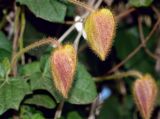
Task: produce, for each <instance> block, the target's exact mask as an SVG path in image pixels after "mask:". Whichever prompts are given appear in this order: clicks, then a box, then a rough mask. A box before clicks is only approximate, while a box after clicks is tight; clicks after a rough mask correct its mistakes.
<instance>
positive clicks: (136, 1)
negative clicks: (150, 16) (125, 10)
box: [129, 0, 153, 7]
mask: <svg viewBox="0 0 160 119" xmlns="http://www.w3.org/2000/svg"><path fill="white" fill-rule="evenodd" d="M152 2H153V0H129V4H131V5H133V6H135V7H147V6H149V5H151V3H152Z"/></svg>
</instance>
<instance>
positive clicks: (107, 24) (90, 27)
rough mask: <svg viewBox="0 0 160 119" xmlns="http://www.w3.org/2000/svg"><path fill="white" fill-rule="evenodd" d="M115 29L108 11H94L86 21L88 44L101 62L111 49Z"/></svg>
mask: <svg viewBox="0 0 160 119" xmlns="http://www.w3.org/2000/svg"><path fill="white" fill-rule="evenodd" d="M115 28H116V23H115V19H114V16H113V14H112V12H111V11H110V10H109V9H105V8H103V9H100V10H97V11H94V12H92V13H91V14H90V15H89V16H88V18H87V19H86V22H85V32H86V34H87V41H88V44H89V46H90V47H91V49H92V50H93V51H94V52H95V54H97V55H98V57H99V58H100V59H101V60H102V61H104V60H105V58H106V56H107V55H108V53H109V51H110V49H111V46H112V42H113V37H114V34H115Z"/></svg>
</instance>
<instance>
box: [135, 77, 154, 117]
mask: <svg viewBox="0 0 160 119" xmlns="http://www.w3.org/2000/svg"><path fill="white" fill-rule="evenodd" d="M133 94H134V98H135V102H136V105H137V108H138V110H139V111H140V113H141V115H142V117H143V119H149V118H150V116H151V112H152V109H153V107H154V103H155V101H156V96H157V86H156V82H155V81H154V79H153V78H152V77H151V76H150V75H148V74H147V75H145V76H143V77H142V78H141V79H138V80H136V81H135V83H134V85H133Z"/></svg>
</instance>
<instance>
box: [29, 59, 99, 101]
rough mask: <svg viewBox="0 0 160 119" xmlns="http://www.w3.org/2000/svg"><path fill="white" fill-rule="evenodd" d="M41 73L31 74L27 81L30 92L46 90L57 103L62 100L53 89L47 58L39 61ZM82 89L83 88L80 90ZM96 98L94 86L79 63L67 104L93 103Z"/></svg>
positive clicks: (89, 76)
mask: <svg viewBox="0 0 160 119" xmlns="http://www.w3.org/2000/svg"><path fill="white" fill-rule="evenodd" d="M41 63H42V64H41V65H42V66H41V67H43V69H41V72H36V73H33V74H32V75H31V76H30V77H29V79H30V84H31V89H32V90H46V91H48V92H49V93H50V94H51V95H52V96H53V97H54V98H55V99H56V101H57V102H60V101H61V100H62V97H61V96H60V94H59V92H58V91H57V90H56V89H55V86H54V83H53V81H52V78H51V74H50V63H49V58H42V59H41ZM82 87H83V88H82ZM96 96H97V91H96V86H95V83H94V80H93V79H92V77H91V75H90V74H89V73H88V72H87V70H86V68H85V67H84V66H83V65H82V64H81V63H79V64H78V67H77V73H76V76H75V79H74V82H73V87H72V89H71V90H70V93H69V99H68V100H67V101H68V102H70V103H72V104H88V103H91V102H93V100H94V99H95V98H96Z"/></svg>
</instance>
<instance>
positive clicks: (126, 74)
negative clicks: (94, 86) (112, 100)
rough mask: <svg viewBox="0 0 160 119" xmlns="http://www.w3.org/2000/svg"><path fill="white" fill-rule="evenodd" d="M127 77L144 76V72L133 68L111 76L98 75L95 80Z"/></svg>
mask: <svg viewBox="0 0 160 119" xmlns="http://www.w3.org/2000/svg"><path fill="white" fill-rule="evenodd" d="M125 77H134V78H142V74H141V73H140V72H138V71H136V70H131V71H128V72H117V73H115V74H113V75H110V76H103V77H96V78H95V81H97V82H99V81H104V80H112V79H121V78H125Z"/></svg>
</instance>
